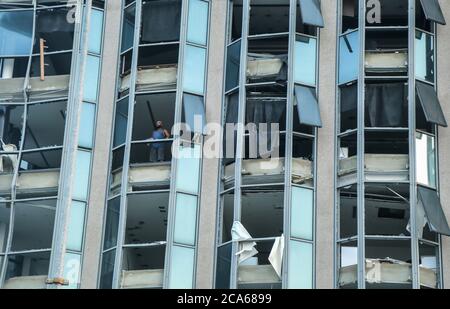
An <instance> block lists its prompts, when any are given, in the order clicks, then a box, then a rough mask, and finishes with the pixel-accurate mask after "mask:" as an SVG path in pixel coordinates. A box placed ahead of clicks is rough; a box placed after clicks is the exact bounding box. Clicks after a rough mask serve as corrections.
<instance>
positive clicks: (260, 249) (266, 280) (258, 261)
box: [237, 235, 304, 289]
mask: <svg viewBox="0 0 450 309" xmlns="http://www.w3.org/2000/svg"><path fill="white" fill-rule="evenodd" d="M252 236H253V235H252ZM273 245H274V240H273V239H270V240H261V241H257V242H255V247H254V248H255V249H256V250H257V252H256V254H255V255H253V256H251V257H248V258H246V259H243V260H241V261H240V262H239V265H238V275H237V276H238V288H239V289H281V278H280V277H279V276H278V274H277V272H276V271H275V269H274V267H273V266H272V264H271V262H270V261H269V256H270V253H271V251H272V248H273ZM294 250H295V249H294ZM302 263H303V261H302ZM297 264H298V263H297ZM303 275H304V274H302V276H303Z"/></svg>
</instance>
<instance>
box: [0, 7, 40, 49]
mask: <svg viewBox="0 0 450 309" xmlns="http://www.w3.org/2000/svg"><path fill="white" fill-rule="evenodd" d="M32 33H33V11H15V12H14V11H10V12H0V56H8V55H9V56H13V55H17V56H28V55H29V54H30V51H31V37H32Z"/></svg>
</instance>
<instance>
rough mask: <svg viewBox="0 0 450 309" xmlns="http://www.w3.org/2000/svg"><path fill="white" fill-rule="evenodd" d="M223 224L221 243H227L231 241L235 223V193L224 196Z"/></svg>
mask: <svg viewBox="0 0 450 309" xmlns="http://www.w3.org/2000/svg"><path fill="white" fill-rule="evenodd" d="M221 203H222V207H221V208H222V213H221V217H222V222H221V229H222V234H221V241H220V243H225V242H227V241H230V240H231V228H232V226H233V221H234V191H230V192H227V193H225V194H223V195H222V201H221Z"/></svg>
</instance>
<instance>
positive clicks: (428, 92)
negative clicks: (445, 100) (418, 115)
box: [416, 81, 447, 127]
mask: <svg viewBox="0 0 450 309" xmlns="http://www.w3.org/2000/svg"><path fill="white" fill-rule="evenodd" d="M416 90H417V96H418V97H419V102H420V104H421V105H422V108H423V111H424V113H425V118H426V120H427V121H428V122H431V123H435V124H437V125H440V126H442V127H447V121H446V120H445V116H444V113H443V112H442V108H441V104H440V103H439V98H438V95H437V93H436V90H435V89H434V87H433V86H431V85H428V84H425V83H422V82H419V81H417V82H416Z"/></svg>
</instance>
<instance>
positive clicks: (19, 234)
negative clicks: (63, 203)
mask: <svg viewBox="0 0 450 309" xmlns="http://www.w3.org/2000/svg"><path fill="white" fill-rule="evenodd" d="M55 210H56V200H34V201H27V202H16V203H15V204H14V219H13V220H14V229H13V232H12V242H11V251H26V250H32V249H50V248H51V247H52V238H53V226H54V222H55Z"/></svg>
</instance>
